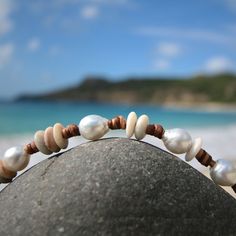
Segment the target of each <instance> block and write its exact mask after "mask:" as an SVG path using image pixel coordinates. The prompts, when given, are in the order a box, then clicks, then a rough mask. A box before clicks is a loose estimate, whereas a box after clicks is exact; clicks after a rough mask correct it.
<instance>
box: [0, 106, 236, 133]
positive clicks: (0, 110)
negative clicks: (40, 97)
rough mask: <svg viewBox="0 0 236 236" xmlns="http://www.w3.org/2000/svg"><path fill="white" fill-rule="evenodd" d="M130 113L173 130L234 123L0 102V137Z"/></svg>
mask: <svg viewBox="0 0 236 236" xmlns="http://www.w3.org/2000/svg"><path fill="white" fill-rule="evenodd" d="M130 111H136V112H137V114H138V115H141V114H143V113H145V114H147V115H148V116H149V117H150V122H151V123H161V124H163V125H164V126H165V127H167V128H173V127H209V126H218V125H220V126H223V125H231V124H236V112H205V111H199V110H198V111H195V110H183V109H182V110H177V109H168V108H164V107H158V106H147V105H135V106H124V105H111V104H96V103H72V102H70V103H57V102H51V103H48V102H47V103H46V102H36V103H33V102H22V103H0V135H8V134H19V133H32V132H34V131H36V130H38V129H45V128H46V127H47V126H49V125H53V124H54V123H55V122H60V123H62V124H64V125H67V124H70V123H79V121H80V119H81V118H83V117H84V116H86V115H88V114H99V115H102V116H104V117H106V118H108V119H109V118H112V117H113V116H116V115H123V116H125V117H126V116H127V115H128V113H129V112H130Z"/></svg>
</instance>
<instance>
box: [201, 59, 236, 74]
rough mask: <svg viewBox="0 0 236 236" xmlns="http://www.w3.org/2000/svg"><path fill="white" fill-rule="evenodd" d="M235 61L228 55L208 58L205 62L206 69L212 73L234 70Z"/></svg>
mask: <svg viewBox="0 0 236 236" xmlns="http://www.w3.org/2000/svg"><path fill="white" fill-rule="evenodd" d="M233 67H234V63H233V62H232V61H231V60H230V59H229V58H227V57H224V56H217V57H212V58H210V59H208V60H207V61H206V63H205V69H206V70H207V71H208V72H210V73H219V72H225V71H229V70H232V69H233Z"/></svg>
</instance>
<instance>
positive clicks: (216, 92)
mask: <svg viewBox="0 0 236 236" xmlns="http://www.w3.org/2000/svg"><path fill="white" fill-rule="evenodd" d="M22 100H55V101H61V100H62V101H92V102H108V103H114V102H115V103H125V104H132V103H149V104H162V105H184V106H188V105H202V104H230V105H236V75H232V74H220V75H214V76H206V75H201V76H196V77H192V78H185V79H177V78H128V79H126V80H122V81H116V82H113V81H110V80H107V79H105V78H101V77H89V78H87V79H85V80H84V81H83V82H82V83H80V84H79V85H76V86H73V87H70V88H66V89H62V90H59V91H54V92H51V93H47V94H41V95H23V96H20V97H18V98H17V101H22Z"/></svg>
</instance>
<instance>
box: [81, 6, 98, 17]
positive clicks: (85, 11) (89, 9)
mask: <svg viewBox="0 0 236 236" xmlns="http://www.w3.org/2000/svg"><path fill="white" fill-rule="evenodd" d="M80 13H81V17H82V18H84V19H87V20H90V19H94V18H96V17H97V16H98V15H99V9H98V7H97V6H95V5H91V6H85V7H83V8H82V9H81V12H80Z"/></svg>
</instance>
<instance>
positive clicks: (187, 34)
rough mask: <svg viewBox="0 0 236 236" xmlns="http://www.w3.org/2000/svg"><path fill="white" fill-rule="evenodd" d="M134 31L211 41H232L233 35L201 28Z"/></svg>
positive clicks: (156, 28)
mask: <svg viewBox="0 0 236 236" xmlns="http://www.w3.org/2000/svg"><path fill="white" fill-rule="evenodd" d="M136 33H138V34H140V35H144V36H159V37H160V36H161V37H163V36H164V37H171V38H185V39H191V40H201V41H208V42H212V43H221V44H222V43H223V44H226V43H234V42H235V36H234V35H231V34H223V33H222V32H220V33H218V32H214V31H210V30H203V29H182V28H164V27H141V28H139V29H138V30H137V31H136Z"/></svg>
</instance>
